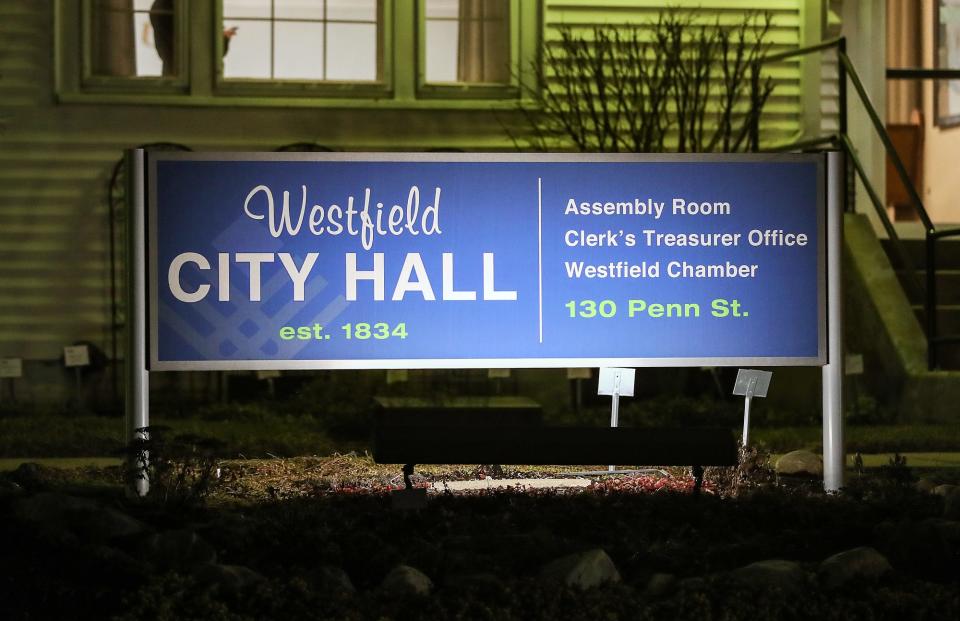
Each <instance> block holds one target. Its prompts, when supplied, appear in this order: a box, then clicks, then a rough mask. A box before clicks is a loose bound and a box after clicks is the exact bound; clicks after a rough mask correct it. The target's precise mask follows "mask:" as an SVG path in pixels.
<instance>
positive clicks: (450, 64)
mask: <svg viewBox="0 0 960 621" xmlns="http://www.w3.org/2000/svg"><path fill="white" fill-rule="evenodd" d="M459 31H460V26H459V25H458V24H457V22H455V21H452V22H449V21H428V22H427V58H426V61H427V67H426V68H427V82H456V81H457V35H458V33H459Z"/></svg>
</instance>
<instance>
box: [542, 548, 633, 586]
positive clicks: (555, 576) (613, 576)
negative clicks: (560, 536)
mask: <svg viewBox="0 0 960 621" xmlns="http://www.w3.org/2000/svg"><path fill="white" fill-rule="evenodd" d="M540 577H541V578H542V579H544V580H545V581H547V582H560V583H563V584H565V585H567V586H572V587H577V588H580V589H589V588H592V587H595V586H599V585H601V584H603V583H605V582H620V572H619V571H617V566H616V565H614V564H613V560H611V559H610V557H609V556H608V555H607V553H606V552H604V551H603V550H601V549H599V548H597V549H594V550H587V551H586V552H583V553H581V554H571V555H569V556H564V557H563V558H559V559H557V560H555V561H553V562H551V563H549V564H547V565H546V566H545V567H544V568H543V570H542V571H541V572H540Z"/></svg>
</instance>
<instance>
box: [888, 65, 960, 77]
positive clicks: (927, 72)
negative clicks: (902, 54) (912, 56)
mask: <svg viewBox="0 0 960 621" xmlns="http://www.w3.org/2000/svg"><path fill="white" fill-rule="evenodd" d="M887 79H888V80H960V69H924V68H923V67H890V68H888V69H887Z"/></svg>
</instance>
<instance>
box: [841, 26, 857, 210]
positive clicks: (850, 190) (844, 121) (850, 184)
mask: <svg viewBox="0 0 960 621" xmlns="http://www.w3.org/2000/svg"><path fill="white" fill-rule="evenodd" d="M846 55H847V38H846V37H840V38H839V39H837V107H838V108H839V110H838V112H839V130H840V135H841V136H847V135H848V133H847V132H848V131H849V129H850V125H849V120H848V117H847V66H846V63H844V62H843V57H844V56H846ZM843 158H844V160H845V161H844V167H843V169H844V170H845V171H846V173H845V174H846V177H845V179H844V181H845V183H846V191H845V192H844V195H843V211H844V212H846V213H853V212H855V211H856V210H857V205H856V195H857V178H856V176H855V174H854V171H853V167H852V166H847V165H846V164H848V162H846V159H847V155H846V153H845V152H844V155H843Z"/></svg>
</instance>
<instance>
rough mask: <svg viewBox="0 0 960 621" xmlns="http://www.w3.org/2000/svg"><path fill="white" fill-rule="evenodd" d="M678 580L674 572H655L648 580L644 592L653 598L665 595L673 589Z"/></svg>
mask: <svg viewBox="0 0 960 621" xmlns="http://www.w3.org/2000/svg"><path fill="white" fill-rule="evenodd" d="M676 582H677V578H676V576H674V575H673V574H659V573H658V574H653V575H652V576H650V579H649V580H647V586H646V588H645V589H644V590H643V594H644V595H645V596H646V597H649V598H651V599H656V598H658V597H663V596H664V595H666V594H667V593H669V592H670V591H671V590H672V589H673V586H674V584H676Z"/></svg>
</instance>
